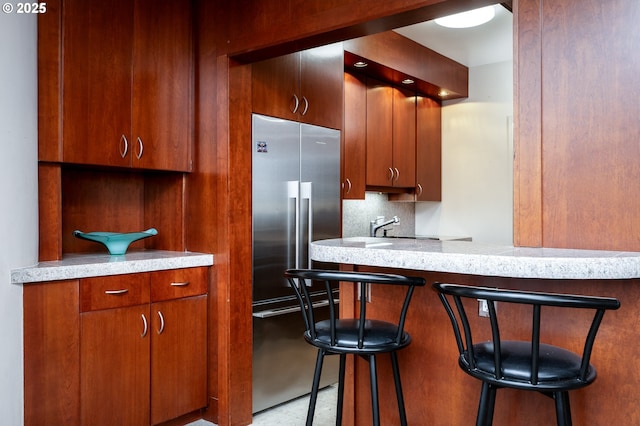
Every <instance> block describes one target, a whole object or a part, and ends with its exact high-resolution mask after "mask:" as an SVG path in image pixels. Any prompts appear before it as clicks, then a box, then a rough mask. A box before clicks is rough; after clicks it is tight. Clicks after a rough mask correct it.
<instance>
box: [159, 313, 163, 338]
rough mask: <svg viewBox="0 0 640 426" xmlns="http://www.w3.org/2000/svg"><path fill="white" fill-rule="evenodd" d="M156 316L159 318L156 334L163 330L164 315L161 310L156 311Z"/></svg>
mask: <svg viewBox="0 0 640 426" xmlns="http://www.w3.org/2000/svg"><path fill="white" fill-rule="evenodd" d="M158 317H159V318H160V329H159V330H158V334H159V335H160V334H162V332H163V331H164V316H163V315H162V312H160V311H158Z"/></svg>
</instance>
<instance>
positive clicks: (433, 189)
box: [416, 96, 442, 201]
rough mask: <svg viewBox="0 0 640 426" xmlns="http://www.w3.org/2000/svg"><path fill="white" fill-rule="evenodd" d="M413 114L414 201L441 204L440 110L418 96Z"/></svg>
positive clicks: (432, 103) (435, 102)
mask: <svg viewBox="0 0 640 426" xmlns="http://www.w3.org/2000/svg"><path fill="white" fill-rule="evenodd" d="M416 114H417V119H416V134H417V136H416V201H441V200H442V159H441V156H442V143H441V138H442V125H441V122H442V120H441V108H440V105H439V104H438V102H437V101H435V100H433V99H429V98H427V97H424V96H418V97H417V105H416Z"/></svg>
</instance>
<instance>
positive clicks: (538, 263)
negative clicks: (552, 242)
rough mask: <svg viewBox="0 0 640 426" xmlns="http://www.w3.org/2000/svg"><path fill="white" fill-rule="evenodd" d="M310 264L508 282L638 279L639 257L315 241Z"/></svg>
mask: <svg viewBox="0 0 640 426" xmlns="http://www.w3.org/2000/svg"><path fill="white" fill-rule="evenodd" d="M310 254H311V258H312V259H313V260H317V261H323V262H334V263H341V264H351V265H364V266H377V267H385V268H398V269H410V270H417V271H432V272H449V273H457V274H466V275H482V276H493V277H509V278H537V279H629V278H640V253H636V252H617V251H600V250H572V249H553V248H529V247H513V246H502V245H491V244H483V243H476V242H469V241H435V240H428V239H411V238H371V237H351V238H342V239H333V240H322V241H316V242H313V243H312V244H311V249H310Z"/></svg>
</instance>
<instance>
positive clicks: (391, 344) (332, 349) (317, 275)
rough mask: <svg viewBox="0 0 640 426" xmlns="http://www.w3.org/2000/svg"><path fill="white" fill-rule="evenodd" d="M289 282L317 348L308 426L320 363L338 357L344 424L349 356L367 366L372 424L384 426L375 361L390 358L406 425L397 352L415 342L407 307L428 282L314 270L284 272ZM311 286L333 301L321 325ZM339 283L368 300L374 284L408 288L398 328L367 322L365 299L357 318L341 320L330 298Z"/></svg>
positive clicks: (338, 420)
mask: <svg viewBox="0 0 640 426" xmlns="http://www.w3.org/2000/svg"><path fill="white" fill-rule="evenodd" d="M284 275H285V277H286V278H287V279H288V280H289V283H290V285H291V287H292V288H293V289H294V291H295V293H296V296H297V298H298V302H299V303H300V307H301V309H302V312H303V317H304V324H305V328H306V331H305V332H304V338H305V340H306V341H307V342H308V343H309V344H311V345H313V346H315V347H317V348H318V357H317V361H316V367H315V374H314V378H313V385H312V388H311V398H310V401H309V411H308V413H307V423H306V424H307V426H311V425H312V423H313V415H314V412H315V406H316V399H317V396H318V387H319V385H320V375H321V373H322V362H323V360H324V356H325V355H335V354H337V355H340V372H339V383H338V407H337V416H336V425H340V424H342V402H343V396H344V376H345V361H346V355H347V354H353V355H358V356H361V357H362V358H364V359H366V360H367V361H368V362H369V376H370V379H371V406H372V412H373V424H374V425H376V426H377V425H379V424H380V413H379V406H378V383H377V372H376V355H378V354H381V353H389V354H390V356H391V365H392V370H393V378H394V382H395V390H396V397H397V400H398V410H399V412H400V423H401V424H402V425H406V424H407V419H406V414H405V409H404V398H403V396H402V385H401V382H400V369H399V368H398V358H397V354H396V351H398V350H399V349H402V348H404V347H405V346H407V345H408V344H409V343H411V336H410V335H409V333H407V332H406V331H404V322H405V318H406V315H407V310H408V308H409V302H410V301H411V296H412V295H413V291H414V288H415V287H416V286H424V285H425V281H424V279H422V278H417V277H405V276H402V275H393V274H374V273H364V272H342V271H327V270H314V269H303V270H301V269H289V270H287V271H286V272H285V274H284ZM311 281H321V282H324V290H325V291H326V296H327V299H328V301H329V319H327V320H321V321H318V320H317V318H318V316H317V315H316V314H314V306H313V303H312V300H311V297H310V294H309V290H308V288H309V286H310V285H311ZM340 281H343V282H352V283H357V284H358V285H359V291H360V294H361V295H365V294H367V286H369V285H375V284H390V285H397V286H406V287H407V291H406V295H405V298H404V302H403V305H402V310H401V312H400V317H399V318H398V322H397V323H390V322H386V321H380V320H376V319H370V318H367V316H366V303H367V301H366V297H361V298H360V304H359V307H360V312H359V317H358V318H338V311H337V306H336V304H337V302H338V301H337V300H336V299H335V298H334V296H333V293H332V291H331V290H332V287H335V286H336V285H337V284H338V283H339V282H340Z"/></svg>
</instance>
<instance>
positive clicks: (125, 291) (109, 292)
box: [104, 288, 129, 294]
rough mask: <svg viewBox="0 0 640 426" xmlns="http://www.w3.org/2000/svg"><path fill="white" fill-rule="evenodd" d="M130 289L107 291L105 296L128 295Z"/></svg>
mask: <svg viewBox="0 0 640 426" xmlns="http://www.w3.org/2000/svg"><path fill="white" fill-rule="evenodd" d="M128 292H129V289H128V288H124V289H122V290H105V291H104V294H125V293H128Z"/></svg>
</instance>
